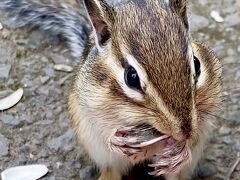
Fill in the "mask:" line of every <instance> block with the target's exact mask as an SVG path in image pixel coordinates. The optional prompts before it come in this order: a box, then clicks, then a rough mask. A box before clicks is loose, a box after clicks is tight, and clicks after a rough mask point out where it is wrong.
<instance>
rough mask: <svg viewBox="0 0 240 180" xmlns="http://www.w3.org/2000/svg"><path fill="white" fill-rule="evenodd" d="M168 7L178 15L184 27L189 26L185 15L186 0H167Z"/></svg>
mask: <svg viewBox="0 0 240 180" xmlns="http://www.w3.org/2000/svg"><path fill="white" fill-rule="evenodd" d="M169 4H170V7H171V8H172V9H173V10H174V11H175V12H176V13H177V14H178V15H179V16H180V18H181V19H182V21H183V23H184V25H185V26H186V28H187V29H188V28H189V25H188V17H187V0H169Z"/></svg>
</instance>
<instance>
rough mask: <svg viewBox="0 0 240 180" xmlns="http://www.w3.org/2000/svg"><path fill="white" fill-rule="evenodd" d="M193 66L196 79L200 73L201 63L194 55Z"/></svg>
mask: <svg viewBox="0 0 240 180" xmlns="http://www.w3.org/2000/svg"><path fill="white" fill-rule="evenodd" d="M194 67H195V73H196V79H198V78H199V76H200V74H201V64H200V61H199V59H198V58H197V57H196V56H194Z"/></svg>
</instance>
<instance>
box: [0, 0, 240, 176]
mask: <svg viewBox="0 0 240 180" xmlns="http://www.w3.org/2000/svg"><path fill="white" fill-rule="evenodd" d="M189 11H190V22H191V32H192V35H193V37H194V38H196V39H198V40H201V41H203V42H205V43H206V44H208V45H209V46H210V47H212V48H213V49H214V51H215V52H216V53H217V55H218V57H219V58H220V60H221V62H222V64H223V93H222V95H223V102H222V104H221V105H220V108H219V110H218V112H216V113H215V114H214V115H213V117H212V118H211V119H212V120H213V121H215V125H216V127H215V129H214V132H213V133H212V135H211V137H210V139H209V143H208V145H207V147H206V150H205V153H204V156H203V158H202V160H201V162H200V164H199V167H198V169H197V175H196V177H193V179H196V180H199V179H204V180H225V179H227V177H228V174H229V172H230V169H231V168H232V167H233V165H234V163H235V162H236V160H237V159H238V158H240V157H238V156H237V154H238V153H240V61H239V53H240V1H239V0H218V1H210V0H192V1H191V3H190V7H189ZM213 11H217V12H219V13H220V16H221V17H222V18H223V20H224V21H223V22H216V21H215V20H214V19H213V18H212V17H211V12H213ZM0 19H1V18H0ZM2 20H3V21H4V19H2ZM0 22H1V21H0ZM56 64H65V65H69V66H71V67H76V65H77V64H78V62H77V60H75V59H74V58H72V57H71V56H70V53H69V52H68V50H67V49H66V48H65V46H64V45H63V43H62V42H60V41H59V39H58V38H56V37H52V36H51V35H50V34H47V33H42V32H41V31H39V30H37V29H30V28H28V27H27V28H23V29H20V30H19V29H18V30H11V29H9V28H7V26H5V25H4V24H3V29H2V30H0V98H2V97H5V96H7V95H8V94H9V93H11V92H13V91H14V90H16V89H18V88H19V87H22V88H24V96H23V98H22V100H21V102H20V103H19V104H17V105H16V106H15V107H14V108H11V109H9V110H7V111H3V112H0V148H1V149H0V172H1V171H2V170H4V169H6V168H8V167H12V166H16V165H25V164H33V163H43V164H45V165H47V166H48V168H49V170H50V172H49V173H48V175H47V176H46V177H44V178H43V179H47V180H55V179H56V180H70V179H96V177H97V169H96V168H95V167H94V165H93V164H91V163H89V161H88V160H87V159H86V156H85V154H84V152H83V150H82V149H81V147H79V148H76V147H77V145H76V141H75V138H74V133H73V130H72V129H71V127H70V123H69V120H68V114H67V108H66V102H67V95H68V89H69V85H70V83H71V79H72V78H71V77H72V76H73V72H62V71H57V70H55V68H54V65H56ZM230 179H233V180H237V179H240V164H239V165H238V166H236V167H235V169H234V172H233V173H231V178H230Z"/></svg>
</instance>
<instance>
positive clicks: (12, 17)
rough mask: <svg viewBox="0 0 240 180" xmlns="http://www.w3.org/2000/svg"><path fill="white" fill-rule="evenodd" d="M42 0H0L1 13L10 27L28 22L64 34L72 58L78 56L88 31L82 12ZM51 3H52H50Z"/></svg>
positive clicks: (63, 4)
mask: <svg viewBox="0 0 240 180" xmlns="http://www.w3.org/2000/svg"><path fill="white" fill-rule="evenodd" d="M57 1H58V2H57V3H56V2H53V1H49V0H48V2H46V1H44V0H0V12H1V13H4V14H6V15H7V17H8V25H11V27H15V28H16V27H23V26H25V25H31V26H33V27H38V28H40V29H42V30H46V31H51V32H53V34H54V35H61V36H63V37H64V38H65V39H66V40H67V42H68V45H69V48H70V50H71V52H72V55H73V56H74V57H80V56H81V55H82V52H83V49H84V47H85V44H86V42H87V38H88V33H89V30H90V27H89V23H88V22H87V20H86V18H85V16H84V15H83V11H80V9H77V8H74V7H73V6H71V5H70V4H66V3H60V2H59V0H57ZM49 2H51V3H49Z"/></svg>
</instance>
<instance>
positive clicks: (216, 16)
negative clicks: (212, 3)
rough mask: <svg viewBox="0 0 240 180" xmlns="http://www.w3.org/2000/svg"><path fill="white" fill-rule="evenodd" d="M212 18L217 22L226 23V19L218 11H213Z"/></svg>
mask: <svg viewBox="0 0 240 180" xmlns="http://www.w3.org/2000/svg"><path fill="white" fill-rule="evenodd" d="M211 16H212V18H213V19H214V20H215V21H216V22H219V23H221V22H224V19H223V18H222V17H221V16H220V14H219V12H217V11H212V12H211Z"/></svg>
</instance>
